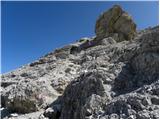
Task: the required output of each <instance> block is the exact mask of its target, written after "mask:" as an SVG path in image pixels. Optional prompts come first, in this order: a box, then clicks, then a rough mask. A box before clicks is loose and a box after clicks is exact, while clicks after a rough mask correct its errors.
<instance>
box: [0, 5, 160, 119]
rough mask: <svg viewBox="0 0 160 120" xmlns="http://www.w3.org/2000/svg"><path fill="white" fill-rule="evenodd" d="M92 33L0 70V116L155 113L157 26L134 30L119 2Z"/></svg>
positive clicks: (153, 115) (144, 115)
mask: <svg viewBox="0 0 160 120" xmlns="http://www.w3.org/2000/svg"><path fill="white" fill-rule="evenodd" d="M95 31H96V37H93V38H82V39H80V40H79V41H78V42H76V43H73V44H70V45H67V46H64V47H62V48H59V49H56V50H55V51H53V52H51V53H49V54H47V55H45V56H43V57H41V58H40V59H39V60H37V61H35V62H33V63H30V64H28V65H25V66H22V67H21V68H19V69H16V70H14V71H12V72H9V73H6V74H4V75H2V76H1V78H2V80H1V118H107V119H113V118H130V119H134V118H143V119H149V118H154V119H158V118H159V81H158V79H159V27H158V26H157V27H153V28H147V29H145V30H141V31H138V32H137V31H136V24H135V23H134V21H133V19H132V18H131V16H130V15H128V13H127V12H125V11H123V10H122V8H121V7H120V6H118V5H115V6H113V7H112V8H111V9H109V10H108V11H106V12H104V13H103V14H102V15H101V16H100V17H99V19H98V20H97V22H96V28H95Z"/></svg>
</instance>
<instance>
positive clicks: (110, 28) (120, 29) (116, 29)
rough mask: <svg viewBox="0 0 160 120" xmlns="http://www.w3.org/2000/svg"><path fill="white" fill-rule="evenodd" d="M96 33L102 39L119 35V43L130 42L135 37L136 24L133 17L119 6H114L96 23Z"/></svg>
mask: <svg viewBox="0 0 160 120" xmlns="http://www.w3.org/2000/svg"><path fill="white" fill-rule="evenodd" d="M95 32H96V35H97V37H101V38H104V37H108V36H113V35H114V33H118V34H117V35H118V39H117V40H116V41H117V42H119V41H124V40H130V39H132V38H133V37H134V36H135V33H136V24H135V23H134V21H133V19H132V18H131V16H130V15H129V14H128V13H127V12H125V11H123V10H122V8H121V7H120V6H119V5H114V6H113V7H112V8H110V9H109V10H108V11H106V12H104V13H103V14H102V15H101V16H100V17H99V19H98V20H97V22H96V28H95Z"/></svg>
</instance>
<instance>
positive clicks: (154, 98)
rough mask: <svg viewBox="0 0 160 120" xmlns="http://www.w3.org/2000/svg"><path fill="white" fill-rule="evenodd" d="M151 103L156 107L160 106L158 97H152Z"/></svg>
mask: <svg viewBox="0 0 160 120" xmlns="http://www.w3.org/2000/svg"><path fill="white" fill-rule="evenodd" d="M151 102H152V104H154V105H159V98H158V97H157V96H153V97H151Z"/></svg>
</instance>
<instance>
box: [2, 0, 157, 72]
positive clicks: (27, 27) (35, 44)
mask: <svg viewBox="0 0 160 120" xmlns="http://www.w3.org/2000/svg"><path fill="white" fill-rule="evenodd" d="M114 4H119V5H121V6H122V7H123V9H124V10H126V11H127V12H128V13H129V14H131V15H132V17H133V19H134V20H135V22H136V24H137V27H138V29H143V28H146V27H149V26H156V25H158V24H159V23H158V22H159V20H158V7H159V6H158V2H136V1H135V2H113V1H112V2H111V1H110V2H86V1H85V2H73V1H72V2H54V1H52V2H33V1H31V2H24V1H21V2H2V6H1V11H2V13H1V15H2V18H1V21H2V22H1V35H2V36H1V38H2V39H1V42H2V43H1V44H2V56H1V57H2V58H1V59H2V63H1V64H2V66H1V67H2V68H1V70H2V71H1V72H2V73H5V72H9V71H11V70H14V69H16V68H18V67H20V66H22V65H24V64H27V63H30V62H33V61H34V60H36V59H38V58H39V57H41V56H43V55H45V54H46V53H48V52H51V51H52V50H54V49H55V48H59V47H62V46H64V45H66V44H68V43H72V42H74V41H76V40H78V39H80V38H82V37H92V36H94V35H95V33H94V28H95V22H96V19H97V18H98V16H99V15H100V13H102V12H103V11H105V10H107V9H109V8H111V7H112V6H113V5H114Z"/></svg>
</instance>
